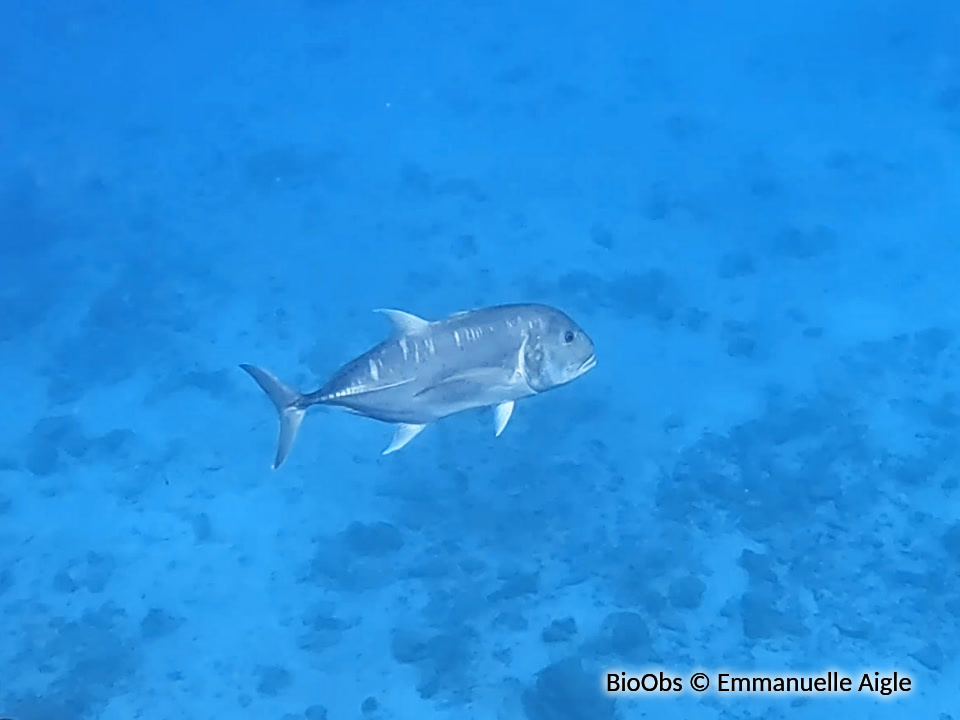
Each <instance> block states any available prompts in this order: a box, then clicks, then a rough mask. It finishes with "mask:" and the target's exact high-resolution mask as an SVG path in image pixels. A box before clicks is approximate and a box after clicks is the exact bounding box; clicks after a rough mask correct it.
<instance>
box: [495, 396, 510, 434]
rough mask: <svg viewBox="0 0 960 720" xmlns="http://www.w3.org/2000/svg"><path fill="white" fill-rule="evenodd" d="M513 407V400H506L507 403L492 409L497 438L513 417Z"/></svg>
mask: <svg viewBox="0 0 960 720" xmlns="http://www.w3.org/2000/svg"><path fill="white" fill-rule="evenodd" d="M513 406H514V402H513V400H508V401H507V402H504V403H500V404H499V405H497V406H496V407H495V408H494V409H493V418H494V423H495V426H496V431H497V437H500V433H502V432H503V430H504V428H506V427H507V423H508V422H510V416H511V415H513Z"/></svg>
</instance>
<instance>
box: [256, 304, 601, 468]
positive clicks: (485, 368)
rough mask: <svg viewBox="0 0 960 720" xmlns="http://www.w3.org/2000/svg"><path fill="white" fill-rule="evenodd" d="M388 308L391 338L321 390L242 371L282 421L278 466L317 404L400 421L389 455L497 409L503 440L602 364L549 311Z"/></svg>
mask: <svg viewBox="0 0 960 720" xmlns="http://www.w3.org/2000/svg"><path fill="white" fill-rule="evenodd" d="M379 312H382V313H384V314H385V315H387V317H389V319H390V320H391V323H392V325H393V333H392V334H391V336H390V337H388V338H387V339H385V340H384V341H383V342H381V343H379V344H378V345H376V346H375V347H373V348H371V349H370V350H368V351H367V352H365V353H363V354H362V355H360V356H359V357H357V358H355V359H354V360H351V361H350V362H348V363H346V364H345V365H344V366H343V367H341V368H340V369H339V370H337V371H336V372H335V373H334V374H333V376H332V377H331V378H330V379H329V380H328V381H327V382H326V383H325V384H324V385H323V386H322V387H321V388H319V389H318V390H316V391H314V392H309V393H301V392H299V391H297V390H295V389H293V388H290V387H288V386H287V385H285V384H284V383H283V382H281V381H280V380H279V379H278V378H276V377H275V376H274V375H272V374H271V373H270V372H268V371H267V370H264V369H263V368H260V367H257V366H254V365H241V366H240V367H241V368H243V369H244V370H245V371H246V372H247V373H249V374H250V375H251V376H252V377H253V379H254V380H256V381H257V383H258V384H259V385H260V387H261V388H262V389H263V390H264V392H266V394H267V395H268V396H269V397H270V399H271V400H272V401H273V403H274V406H275V407H276V409H277V412H278V413H279V415H280V434H279V439H278V443H277V454H276V456H275V458H274V464H273V467H274V468H275V469H276V468H278V467H280V465H281V464H282V463H283V461H284V460H285V459H286V458H287V456H288V455H289V453H290V449H291V448H292V446H293V442H294V440H295V438H296V435H297V432H298V430H299V427H300V424H301V422H302V420H303V417H304V415H305V413H306V411H307V409H308V408H310V407H312V406H314V405H326V406H334V407H341V408H343V409H346V410H348V411H350V412H353V413H356V414H359V415H363V416H365V417H369V418H372V419H374V420H379V421H381V422H386V423H391V424H393V425H395V432H394V437H393V440H392V441H391V443H390V445H389V446H388V447H387V448H386V449H385V450H384V454H388V453H391V452H395V451H397V450H399V449H400V448H402V447H404V446H405V445H406V444H407V443H409V442H410V441H411V440H412V439H413V438H414V437H416V436H417V435H419V434H420V432H422V431H423V430H424V429H425V428H426V427H428V426H429V425H431V424H433V423H435V422H436V421H438V420H441V419H443V418H445V417H448V416H450V415H454V414H456V413H459V412H463V411H466V410H472V409H477V408H485V407H490V408H493V409H494V417H495V429H496V434H497V436H499V435H500V434H501V433H502V432H503V430H504V428H505V427H506V425H507V423H508V422H509V420H510V417H511V415H512V413H513V408H514V404H515V403H516V401H517V400H521V399H523V398H526V397H530V396H532V395H537V394H539V393H543V392H546V391H548V390H550V389H553V388H555V387H559V386H560V385H565V384H566V383H568V382H570V381H572V380H574V379H576V378H578V377H580V376H581V375H583V374H584V373H585V372H587V371H589V370H590V369H591V368H593V367H594V365H595V364H596V354H595V350H594V345H593V341H592V340H591V339H590V338H589V337H588V336H587V334H586V333H585V332H584V331H583V330H582V329H581V328H580V327H579V326H578V325H577V324H576V323H575V322H574V321H573V320H572V319H571V318H570V317H569V316H567V315H566V314H565V313H563V312H562V311H560V310H558V309H556V308H553V307H550V306H547V305H539V304H513V305H498V306H494V307H488V308H480V309H476V310H470V311H466V312H460V313H456V314H454V315H451V316H449V317H446V318H443V319H441V320H436V321H428V320H424V319H422V318H420V317H417V316H416V315H411V314H410V313H407V312H403V311H400V310H380V311H379Z"/></svg>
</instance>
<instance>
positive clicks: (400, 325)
mask: <svg viewBox="0 0 960 720" xmlns="http://www.w3.org/2000/svg"><path fill="white" fill-rule="evenodd" d="M374 312H378V313H383V314H384V315H386V316H387V317H388V318H390V322H392V323H393V327H394V328H396V330H397V331H398V332H400V333H401V334H403V335H416V334H417V333H422V332H423V331H424V330H426V329H427V327H428V326H429V325H430V323H429V322H428V321H426V320H424V319H423V318H420V317H417V316H416V315H411V314H410V313H408V312H404V311H403V310H390V309H389V308H377V309H376V310H374Z"/></svg>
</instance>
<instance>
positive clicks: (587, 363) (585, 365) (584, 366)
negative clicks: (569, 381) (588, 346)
mask: <svg viewBox="0 0 960 720" xmlns="http://www.w3.org/2000/svg"><path fill="white" fill-rule="evenodd" d="M596 364H597V356H596V355H591V356H590V357H588V358H587V359H586V360H584V361H583V362H582V363H580V369H579V370H578V371H577V374H578V375H583V374H584V373H585V372H587V371H588V370H591V369H593V366H594V365H596Z"/></svg>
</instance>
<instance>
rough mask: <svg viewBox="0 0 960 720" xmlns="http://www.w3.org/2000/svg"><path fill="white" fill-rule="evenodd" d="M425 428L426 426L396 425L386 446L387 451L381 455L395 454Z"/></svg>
mask: <svg viewBox="0 0 960 720" xmlns="http://www.w3.org/2000/svg"><path fill="white" fill-rule="evenodd" d="M425 427H427V426H426V425H407V424H401V425H397V429H396V430H395V431H394V432H393V440H391V441H390V444H389V445H388V446H387V449H386V450H384V451H383V454H384V455H389V454H390V453H394V452H396V451H397V450H399V449H400V448H402V447H403V446H404V445H406V444H407V443H408V442H410V441H411V440H413V439H414V438H415V437H416V436H417V435H419V434H420V433H422V432H423V429H424V428H425Z"/></svg>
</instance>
